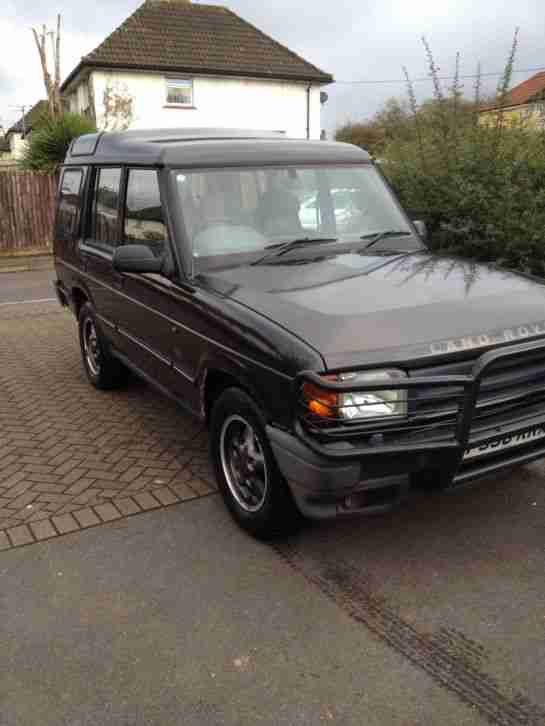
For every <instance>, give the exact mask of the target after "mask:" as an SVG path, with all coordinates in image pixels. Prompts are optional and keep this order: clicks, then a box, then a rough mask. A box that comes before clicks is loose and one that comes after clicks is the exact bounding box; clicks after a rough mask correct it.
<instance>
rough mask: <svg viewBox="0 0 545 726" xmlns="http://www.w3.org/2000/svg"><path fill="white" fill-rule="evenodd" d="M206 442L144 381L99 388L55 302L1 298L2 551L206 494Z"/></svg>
mask: <svg viewBox="0 0 545 726" xmlns="http://www.w3.org/2000/svg"><path fill="white" fill-rule="evenodd" d="M206 445H207V440H206V433H205V432H204V431H203V430H202V428H201V427H200V426H199V425H198V424H197V423H196V422H195V421H194V420H193V419H192V418H191V417H189V416H187V415H186V414H185V413H184V412H183V411H182V410H181V409H180V408H179V407H177V406H176V405H175V404H173V403H172V402H171V401H169V400H167V399H165V398H163V397H162V396H160V395H159V394H157V393H155V392H154V391H153V390H152V389H151V388H149V386H147V385H145V384H144V383H142V382H140V381H138V380H135V379H131V381H130V382H129V384H128V386H127V387H126V388H125V389H122V390H120V391H108V392H103V391H96V390H95V389H93V388H92V387H91V386H90V384H89V383H88V382H87V379H86V377H85V373H84V371H83V368H82V365H81V361H80V352H79V345H78V340H77V326H76V321H75V319H74V317H73V316H72V315H71V314H70V313H69V312H67V311H66V310H62V309H61V308H60V307H59V306H58V304H57V303H41V304H32V305H13V306H6V307H0V550H5V549H10V548H13V547H20V546H25V545H28V544H32V543H36V542H41V541H44V540H46V539H49V538H51V537H57V536H59V535H61V534H66V533H69V532H75V531H77V530H81V529H85V528H87V527H94V526H98V525H100V524H102V523H105V522H111V521H116V520H119V519H121V518H123V517H129V516H133V515H135V514H139V513H140V512H144V511H151V510H154V509H158V508H160V507H168V506H172V505H174V504H177V503H179V502H182V501H186V500H189V499H195V498H197V497H202V496H205V495H207V494H210V493H211V492H213V491H215V489H216V485H215V483H214V481H213V478H212V475H211V472H210V468H209V465H208V457H207V451H206Z"/></svg>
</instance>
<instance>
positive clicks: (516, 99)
mask: <svg viewBox="0 0 545 726" xmlns="http://www.w3.org/2000/svg"><path fill="white" fill-rule="evenodd" d="M544 92H545V72H541V73H536V74H535V76H532V77H531V78H529V79H528V80H527V81H523V82H522V83H519V85H518V86H515V87H514V88H512V89H511V90H510V91H509V93H508V94H507V98H506V100H505V105H506V106H522V105H524V104H525V103H529V102H530V101H532V100H534V98H535V97H536V96H539V95H541V94H543V93H544ZM494 108H498V105H497V104H492V105H489V106H486V107H483V108H482V109H481V110H482V111H490V110H492V109H494Z"/></svg>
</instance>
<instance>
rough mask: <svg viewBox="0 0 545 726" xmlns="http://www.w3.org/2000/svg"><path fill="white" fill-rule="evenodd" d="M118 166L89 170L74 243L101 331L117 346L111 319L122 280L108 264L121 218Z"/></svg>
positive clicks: (113, 321) (121, 173)
mask: <svg viewBox="0 0 545 726" xmlns="http://www.w3.org/2000/svg"><path fill="white" fill-rule="evenodd" d="M122 178H123V170H122V169H121V167H96V168H94V169H93V172H92V176H91V181H90V186H89V195H88V215H87V224H86V225H85V227H84V229H83V238H82V239H81V240H80V242H79V244H78V256H79V258H80V266H81V267H82V268H83V271H84V273H85V280H86V283H87V286H88V289H89V292H90V295H91V298H92V301H93V304H94V306H95V309H96V312H97V315H98V316H99V320H100V323H101V328H102V330H103V331H104V333H105V334H106V335H107V336H108V337H109V338H110V339H111V340H112V341H113V342H114V343H115V344H116V345H117V344H118V343H119V339H118V336H117V335H116V331H115V322H116V317H117V314H118V306H119V299H120V298H119V293H120V292H121V288H122V279H121V276H120V275H119V274H117V273H116V272H115V271H114V269H113V265H112V257H113V253H114V251H115V249H116V247H117V246H118V244H119V242H120V239H121V234H120V219H121V214H120V212H121V188H122Z"/></svg>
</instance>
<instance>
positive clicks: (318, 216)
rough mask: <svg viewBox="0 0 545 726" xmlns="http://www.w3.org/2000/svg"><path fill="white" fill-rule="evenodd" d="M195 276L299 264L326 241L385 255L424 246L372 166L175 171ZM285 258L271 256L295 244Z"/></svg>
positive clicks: (284, 255) (283, 255)
mask: <svg viewBox="0 0 545 726" xmlns="http://www.w3.org/2000/svg"><path fill="white" fill-rule="evenodd" d="M175 179H176V188H177V193H178V195H179V197H180V201H181V205H182V211H183V220H184V225H185V231H186V236H187V238H188V240H189V242H190V244H191V251H192V258H193V274H195V275H198V274H199V273H201V272H206V271H209V270H211V269H218V268H222V267H233V266H237V265H245V264H249V263H251V262H256V261H257V262H258V263H259V261H260V259H264V260H265V259H266V260H267V262H269V261H272V260H274V262H277V263H278V264H281V263H283V262H287V261H288V260H291V261H293V258H294V256H297V254H298V252H299V254H300V253H301V250H303V249H305V250H308V248H312V246H313V245H314V244H316V245H318V244H320V243H323V242H324V241H325V240H327V241H329V242H330V243H333V244H332V245H331V246H332V247H333V248H334V246H335V244H342V243H347V242H354V243H358V244H359V243H360V242H361V250H362V251H363V249H364V248H365V246H366V243H368V242H369V240H371V239H372V238H373V236H374V235H377V236H380V240H379V243H378V244H377V245H375V246H374V249H373V254H374V253H376V252H377V250H379V249H380V250H387V249H395V250H407V251H412V250H415V249H419V248H421V247H422V243H421V242H420V240H419V239H418V238H417V237H416V236H415V235H414V234H413V232H412V230H411V227H410V225H409V224H408V222H407V219H406V217H405V215H404V214H403V212H402V211H401V210H400V209H399V207H398V205H397V204H396V202H395V200H394V198H393V196H392V194H391V192H390V191H389V189H388V187H387V186H386V184H385V183H384V181H383V179H382V177H381V175H380V174H379V173H378V172H377V170H376V169H375V168H374V167H373V166H372V165H371V164H362V165H357V166H331V165H327V166H325V165H323V166H314V167H312V166H301V167H296V166H286V167H281V168H279V167H263V168H249V169H217V170H209V171H177V172H175ZM295 240H296V241H297V243H298V242H301V243H302V244H301V246H300V247H299V244H297V243H296V244H293V245H289V246H288V248H287V253H286V254H282V256H279V257H278V258H277V257H275V255H274V254H273V255H271V254H265V253H267V252H269V251H271V252H273V251H274V248H275V247H276V246H277V247H278V248H279V249H280V248H281V246H284V247H283V251H285V250H286V247H285V246H286V245H287V243H289V242H293V241H295Z"/></svg>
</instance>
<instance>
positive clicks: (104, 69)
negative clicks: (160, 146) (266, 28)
mask: <svg viewBox="0 0 545 726" xmlns="http://www.w3.org/2000/svg"><path fill="white" fill-rule="evenodd" d="M332 81H333V78H332V77H331V76H330V75H329V74H328V73H325V72H324V71H322V70H320V69H319V68H317V67H316V66H314V65H312V64H311V63H309V62H308V61H306V60H304V59H303V58H301V57H300V56H298V55H297V54H296V53H294V52H293V51H291V50H289V49H288V48H286V47H285V46H283V45H281V44H280V43H278V42H277V41H275V40H273V39H272V38H270V37H269V36H267V35H265V34H264V33H262V32H261V31H260V30H258V29H257V28H256V27H254V26H253V25H251V24H250V23H247V22H246V21H245V20H243V19H242V18H241V17H239V16H238V15H236V14H235V13H233V12H232V11H231V10H229V9H228V8H226V7H222V6H218V5H201V4H192V3H191V2H190V1H189V0H146V2H144V4H143V5H142V6H140V7H139V8H138V9H137V10H136V12H135V13H134V14H133V15H131V16H130V17H129V18H128V19H127V20H125V22H124V23H123V24H122V25H121V26H120V27H119V28H118V29H117V30H115V31H114V32H113V33H112V34H111V35H110V36H109V37H108V38H106V40H105V41H104V42H103V43H102V44H101V45H100V46H98V48H96V49H95V50H94V51H93V52H92V53H90V54H89V55H86V56H84V57H83V58H82V59H81V61H80V63H79V64H78V66H77V67H76V68H75V69H74V70H73V71H72V72H71V73H70V75H69V76H68V78H67V79H66V80H65V81H64V83H63V85H62V87H61V90H62V93H63V97H64V98H65V100H66V101H67V102H68V105H69V108H70V110H73V111H77V112H79V113H85V114H87V115H89V116H90V117H92V118H93V119H94V120H95V121H96V123H97V126H98V127H99V128H102V129H109V130H113V129H126V128H132V129H140V128H150V127H156V128H157V127H162V128H173V127H178V128H180V127H197V126H198V127H218V126H221V127H224V128H252V129H258V130H274V131H282V132H285V133H286V134H287V135H288V136H293V137H297V138H319V137H320V133H321V118H320V116H321V113H320V111H321V102H322V101H323V100H324V99H325V98H326V94H323V93H322V87H323V86H324V85H326V84H328V83H331V82H332Z"/></svg>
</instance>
